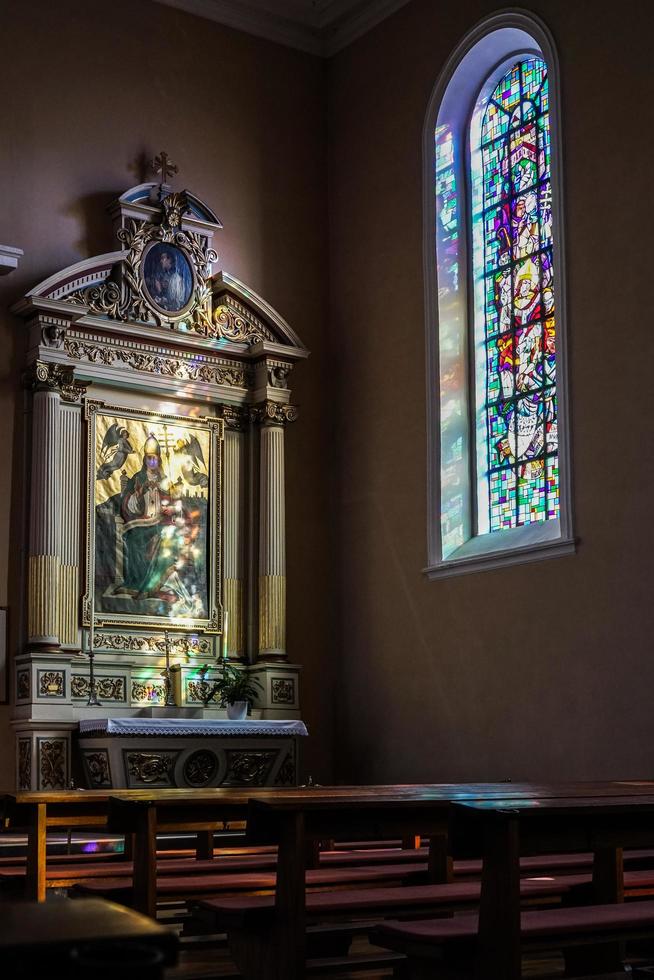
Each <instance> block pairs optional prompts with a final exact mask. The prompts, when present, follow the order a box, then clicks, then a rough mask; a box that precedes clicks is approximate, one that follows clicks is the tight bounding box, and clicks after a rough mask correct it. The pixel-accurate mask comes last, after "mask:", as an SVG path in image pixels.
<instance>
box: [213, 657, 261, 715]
mask: <svg viewBox="0 0 654 980" xmlns="http://www.w3.org/2000/svg"><path fill="white" fill-rule="evenodd" d="M257 687H259V688H260V687H261V682H260V681H259V679H258V678H256V677H250V675H249V674H246V672H245V671H244V670H243V668H242V667H233V666H232V665H231V664H224V665H223V668H222V677H220V678H219V679H218V680H217V681H214V684H213V690H212V692H211V698H214V697H215V698H217V699H218V700H219V702H220V704H221V705H226V707H227V717H228V718H231V719H232V721H239V720H241V719H243V718H247V713H248V705H249V704H251V702H252V701H253V699H254V698H255V697H256V696H257Z"/></svg>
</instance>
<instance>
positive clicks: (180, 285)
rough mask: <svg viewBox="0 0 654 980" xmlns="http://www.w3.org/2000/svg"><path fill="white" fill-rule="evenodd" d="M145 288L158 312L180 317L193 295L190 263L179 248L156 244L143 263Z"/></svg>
mask: <svg viewBox="0 0 654 980" xmlns="http://www.w3.org/2000/svg"><path fill="white" fill-rule="evenodd" d="M143 286H144V289H145V292H146V293H147V297H148V299H149V300H150V301H151V303H152V305H153V306H154V307H156V309H157V310H160V311H161V312H163V313H172V314H173V315H175V314H178V313H181V312H182V311H183V310H184V309H185V308H186V307H187V306H188V304H189V302H190V300H191V296H192V295H193V269H192V267H191V263H190V262H189V260H188V259H187V258H186V256H185V255H184V253H183V252H182V250H181V249H180V248H177V246H176V245H170V244H168V243H167V242H156V243H155V244H154V245H152V246H151V247H150V248H149V249H148V251H147V252H146V254H145V257H144V259H143Z"/></svg>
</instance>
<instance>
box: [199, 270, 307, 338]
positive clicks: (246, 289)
mask: <svg viewBox="0 0 654 980" xmlns="http://www.w3.org/2000/svg"><path fill="white" fill-rule="evenodd" d="M211 286H212V293H213V305H214V319H216V314H217V313H218V311H220V310H225V311H229V310H233V311H234V314H235V319H237V318H238V316H239V314H240V316H241V318H242V320H243V322H242V323H241V324H237V323H235V322H232V324H231V327H230V328H229V329H231V331H232V332H233V334H234V339H235V340H237V342H239V343H244V342H245V343H248V342H250V343H258V342H266V341H267V342H270V343H275V344H281V345H283V346H285V347H293V348H295V350H296V351H297V353H298V354H299V355H305V356H306V354H307V350H306V348H305V346H304V344H303V343H302V341H301V340H300V338H299V337H298V335H297V334H296V333H295V331H294V330H293V329H292V328H291V327H290V326H289V324H288V323H287V322H286V320H285V319H284V317H283V316H282V315H281V314H280V313H278V312H277V310H275V309H273V307H272V306H271V305H270V304H269V303H267V302H266V301H265V299H262V297H261V296H259V295H258V294H257V293H255V291H254V290H253V289H251V288H250V286H247V285H246V284H245V283H244V282H241V281H240V280H239V279H237V278H236V277H235V276H230V274H229V273H228V272H225V270H224V269H222V270H221V271H220V272H218V273H216V275H215V276H213V278H212V280H211ZM218 315H219V316H220V313H218ZM257 334H258V335H259V337H258V339H257ZM247 337H249V338H250V340H249V341H248V340H247V339H246V338H247Z"/></svg>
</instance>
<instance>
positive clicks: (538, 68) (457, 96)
mask: <svg viewBox="0 0 654 980" xmlns="http://www.w3.org/2000/svg"><path fill="white" fill-rule="evenodd" d="M557 81H558V79H557V68H556V56H555V51H554V47H553V43H552V41H551V38H550V36H549V33H548V32H547V29H546V28H545V27H544V25H543V24H541V23H540V21H537V20H536V18H534V17H532V16H531V15H527V14H522V13H520V12H509V13H505V14H498V15H494V16H493V17H491V18H489V19H487V20H486V21H484V22H482V23H481V24H480V25H478V27H477V28H476V29H475V30H474V31H473V32H472V33H471V35H469V36H468V37H467V38H466V39H465V40H464V41H463V42H462V44H461V45H460V46H459V47H458V48H457V50H456V51H455V52H454V54H453V55H452V57H451V58H450V59H449V62H448V64H447V66H446V68H445V71H444V72H443V74H442V76H441V79H440V80H439V82H438V84H437V86H436V88H435V90H434V93H433V96H432V100H431V103H430V107H429V111H428V114H427V120H426V124H425V146H424V161H425V185H424V186H425V284H426V321H427V356H428V372H427V373H428V406H429V426H428V429H429V447H430V453H429V566H428V569H427V572H428V574H429V575H430V577H440V576H443V575H450V574H459V573H461V572H465V571H476V570H479V569H481V568H486V567H495V566H497V565H498V564H508V563H514V562H523V561H531V560H534V559H537V558H543V557H548V556H555V555H560V554H565V553H569V552H571V551H573V550H574V540H573V537H572V531H571V527H572V522H571V511H570V467H569V441H568V426H567V399H566V394H567V393H566V384H565V379H566V362H565V331H564V311H565V306H564V299H565V297H564V282H563V275H562V271H563V235H562V223H561V207H560V201H561V191H560V166H559V158H558V153H559V149H560V143H559V140H558V112H557V109H558V85H557ZM557 417H558V418H557Z"/></svg>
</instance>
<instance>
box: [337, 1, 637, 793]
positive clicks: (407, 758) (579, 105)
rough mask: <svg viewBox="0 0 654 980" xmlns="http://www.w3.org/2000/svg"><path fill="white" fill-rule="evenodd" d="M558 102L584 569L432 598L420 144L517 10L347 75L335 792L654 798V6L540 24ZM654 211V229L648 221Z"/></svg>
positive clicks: (467, 8)
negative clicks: (552, 61)
mask: <svg viewBox="0 0 654 980" xmlns="http://www.w3.org/2000/svg"><path fill="white" fill-rule="evenodd" d="M524 6H525V7H527V8H528V9H531V10H533V11H534V12H536V13H538V14H539V15H540V16H541V17H542V18H543V19H544V20H545V21H546V23H547V24H548V26H549V27H550V29H551V31H552V33H553V34H554V38H555V41H556V44H557V46H558V50H559V55H560V62H561V80H562V89H563V107H562V109H563V133H564V147H563V150H564V178H565V186H564V192H565V199H566V210H567V228H566V243H567V285H568V300H569V302H568V330H569V341H570V352H571V356H570V366H571V401H572V412H573V426H572V440H573V454H574V487H575V492H574V501H575V512H576V532H577V534H578V536H579V539H580V543H579V548H578V552H577V554H576V555H575V556H572V557H566V558H560V559H556V560H549V561H542V562H539V563H534V564H532V565H523V566H520V567H514V568H509V569H502V570H496V571H492V572H485V573H480V574H474V575H468V576H463V577H460V578H454V579H448V580H445V581H437V582H431V583H430V582H428V581H427V580H426V579H425V578H424V576H423V575H422V574H421V569H422V568H423V567H424V565H425V564H426V560H427V557H426V484H425V473H426V455H427V449H426V421H425V420H426V400H425V398H426V396H425V355H424V328H423V322H424V321H423V281H422V226H421V220H422V215H421V181H422V169H421V158H420V157H421V130H422V126H423V121H424V115H425V110H426V107H427V102H428V100H429V96H430V93H431V90H432V87H433V85H434V83H435V80H436V78H437V76H438V73H439V70H440V68H441V66H442V65H443V63H444V61H445V59H446V58H447V56H448V54H449V53H450V51H451V50H452V49H453V48H454V47H455V45H456V44H457V43H458V41H459V39H460V38H461V37H462V36H463V35H464V34H465V32H466V31H468V30H469V29H470V27H471V26H472V25H474V24H475V23H476V21H477V20H478V19H479V18H480V17H482V16H484V15H485V14H487V13H490V12H491V11H492V10H494V9H499V7H500V4H494V3H491V2H483V0H469V2H468V3H459V4H456V3H450V2H447V3H445V2H443V0H412V2H411V3H409V4H408V6H406V7H404V8H403V9H401V10H400V11H399V12H397V13H396V14H395V15H394V16H392V17H391V18H389V19H388V20H386V21H385V22H384V23H382V24H381V25H380V26H379V27H378V28H376V29H375V30H374V31H372V32H371V33H370V34H368V35H367V36H366V37H364V38H363V39H361V40H360V41H359V42H357V43H356V44H355V45H353V46H352V47H350V48H348V49H346V50H345V51H343V52H342V53H340V54H339V55H338V56H337V57H336V58H335V59H334V60H333V61H332V63H331V65H330V75H329V99H330V107H329V137H330V169H329V184H330V201H329V204H330V225H331V251H330V271H331V313H332V317H331V331H332V338H333V342H334V344H338V350H339V352H340V364H339V372H338V375H337V378H336V384H337V392H338V398H337V404H338V407H339V411H338V416H337V433H336V437H337V444H338V447H339V452H338V457H337V460H336V465H335V471H336V472H337V473H338V488H337V494H336V499H335V509H336V512H337V515H338V525H339V532H338V540H339V542H340V558H339V574H338V576H337V581H338V583H339V588H340V590H341V592H340V600H339V607H340V610H341V613H342V617H341V636H340V642H339V650H340V653H341V658H342V660H341V664H342V669H341V673H340V676H339V692H340V698H341V700H340V715H339V719H338V724H337V732H338V735H339V739H340V744H339V753H338V760H339V767H338V776H339V777H340V778H342V779H345V780H350V779H355V780H363V781H366V780H371V781H375V780H381V779H384V780H385V779H391V780H403V781H409V780H447V779H475V778H478V779H482V778H484V779H503V778H512V779H519V778H531V779H548V778H554V777H558V778H592V777H611V776H640V775H648V776H651V775H652V771H653V755H654V751H653V750H652V748H651V745H652V743H653V742H654V711H653V710H652V696H651V691H652V688H653V686H654V657H653V656H652V635H653V632H654V602H653V601H652V583H653V578H654V576H653V575H652V570H651V568H652V555H653V554H654V540H653V537H654V536H653V533H652V526H653V522H652V520H651V510H652V484H653V478H654V466H653V462H652V451H651V446H652V406H651V392H652V374H651V371H652V361H653V355H654V330H653V329H652V324H651V322H650V321H651V315H650V310H649V307H648V305H647V304H646V303H645V302H644V297H645V294H646V290H647V288H648V285H649V283H650V281H651V278H652V275H651V270H650V268H649V266H650V256H651V250H650V247H649V241H648V238H649V235H650V224H651V222H650V220H649V218H648V217H647V214H646V212H647V210H648V205H647V204H646V200H647V192H646V191H645V188H646V187H648V186H649V181H650V180H651V176H650V175H651V168H652V149H653V143H652V133H651V129H650V127H649V126H648V124H647V123H645V124H643V122H642V120H643V112H645V113H647V111H648V110H647V107H648V106H651V104H652V101H653V99H654V74H652V71H651V59H650V51H649V47H650V38H651V28H652V26H653V24H652V20H651V15H649V17H648V14H647V11H648V9H649V8H648V5H646V4H643V3H641V2H637V0H627V2H626V3H625V4H623V5H622V6H621V7H620V11H619V14H618V13H616V9H615V5H614V4H612V3H609V2H606V0H603V2H601V3H599V4H596V5H594V6H593V14H592V18H589V15H588V10H587V8H586V6H585V5H583V4H571V3H569V2H568V0H548V2H547V3H544V2H543V3H529V2H528V3H525V4H524ZM643 205H644V208H645V209H643Z"/></svg>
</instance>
